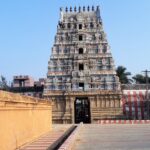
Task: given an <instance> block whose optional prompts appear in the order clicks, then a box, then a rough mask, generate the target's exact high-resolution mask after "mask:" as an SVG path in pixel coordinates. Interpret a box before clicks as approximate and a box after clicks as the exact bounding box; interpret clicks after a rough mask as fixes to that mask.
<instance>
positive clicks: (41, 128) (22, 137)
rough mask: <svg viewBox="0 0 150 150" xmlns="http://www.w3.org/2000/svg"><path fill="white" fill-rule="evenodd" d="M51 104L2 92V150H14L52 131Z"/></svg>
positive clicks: (0, 109) (0, 111)
mask: <svg viewBox="0 0 150 150" xmlns="http://www.w3.org/2000/svg"><path fill="white" fill-rule="evenodd" d="M51 113H52V110H51V103H50V102H48V101H46V100H40V99H37V98H31V97H27V96H21V95H19V94H13V93H8V92H3V91H0V150H14V149H16V148H19V147H20V146H21V145H23V144H25V143H28V142H30V141H32V140H34V139H36V138H38V137H39V136H41V135H43V134H45V133H46V132H48V131H50V130H51V125H52V117H51V116H52V115H51Z"/></svg>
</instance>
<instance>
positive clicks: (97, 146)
mask: <svg viewBox="0 0 150 150" xmlns="http://www.w3.org/2000/svg"><path fill="white" fill-rule="evenodd" d="M73 150H150V124H117V125H116V124H115V125H112V124H110V125H109V124H107V125H100V124H90V125H89V124H84V125H83V127H82V129H81V131H80V133H79V134H78V137H77V138H76V141H75V145H74V148H73Z"/></svg>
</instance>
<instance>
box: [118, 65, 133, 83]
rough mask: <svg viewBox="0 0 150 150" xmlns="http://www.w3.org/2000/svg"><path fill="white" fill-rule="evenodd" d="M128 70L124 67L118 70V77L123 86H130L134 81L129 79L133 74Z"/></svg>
mask: <svg viewBox="0 0 150 150" xmlns="http://www.w3.org/2000/svg"><path fill="white" fill-rule="evenodd" d="M126 70H127V69H126V68H125V67H124V66H118V67H117V69H116V72H117V76H118V77H119V80H120V82H121V83H122V84H130V83H131V82H132V79H130V78H129V77H128V76H130V75H131V73H130V72H127V71H126Z"/></svg>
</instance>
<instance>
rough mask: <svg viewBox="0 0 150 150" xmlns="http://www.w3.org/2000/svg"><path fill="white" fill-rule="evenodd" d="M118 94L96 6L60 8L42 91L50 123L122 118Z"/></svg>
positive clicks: (116, 82)
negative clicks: (50, 112)
mask: <svg viewBox="0 0 150 150" xmlns="http://www.w3.org/2000/svg"><path fill="white" fill-rule="evenodd" d="M121 95H122V93H121V89H120V83H119V78H118V77H117V76H116V71H115V66H114V60H113V58H112V54H111V51H110V47H109V45H108V42H107V39H106V35H105V33H104V30H103V24H102V19H101V16H100V8H99V6H97V7H96V8H94V7H92V8H90V7H87V8H85V7H83V8H81V7H79V8H78V10H77V8H76V7H74V8H72V7H70V8H69V9H68V8H66V9H65V10H63V8H61V9H60V20H59V22H58V26H57V33H56V36H55V42H54V45H53V47H52V51H51V56H50V60H49V62H48V73H47V81H46V85H45V89H44V97H45V98H47V99H49V100H51V101H52V102H53V106H52V107H53V118H52V119H53V123H79V122H84V123H95V122H97V121H98V120H101V119H115V118H121V117H122V107H121Z"/></svg>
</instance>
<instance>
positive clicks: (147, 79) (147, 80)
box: [142, 70, 150, 119]
mask: <svg viewBox="0 0 150 150" xmlns="http://www.w3.org/2000/svg"><path fill="white" fill-rule="evenodd" d="M142 72H144V73H145V80H146V101H147V118H148V119H150V101H149V94H148V90H149V78H148V73H150V71H148V70H145V71H142Z"/></svg>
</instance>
